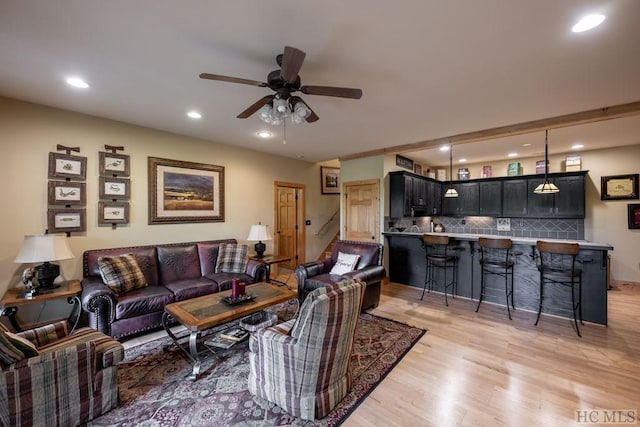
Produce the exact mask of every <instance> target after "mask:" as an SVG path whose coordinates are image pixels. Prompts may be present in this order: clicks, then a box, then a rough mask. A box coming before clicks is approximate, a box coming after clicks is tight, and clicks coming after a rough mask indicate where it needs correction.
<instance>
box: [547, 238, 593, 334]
mask: <svg viewBox="0 0 640 427" xmlns="http://www.w3.org/2000/svg"><path fill="white" fill-rule="evenodd" d="M536 248H537V249H538V253H539V255H540V262H539V264H538V271H540V304H539V306H538V317H537V318H536V323H535V325H536V326H537V325H538V322H539V321H540V313H541V312H542V301H543V299H544V285H545V284H550V285H561V286H566V287H568V288H570V289H571V308H572V310H573V323H574V324H575V325H576V332H577V334H578V336H579V337H582V335H581V334H580V328H579V327H578V320H577V317H576V312H577V314H578V316H579V317H580V323H581V324H583V325H584V322H583V321H582V269H581V268H580V267H579V266H578V265H576V262H578V261H577V260H576V255H578V252H579V251H580V245H578V244H577V243H562V242H545V241H542V240H538V241H537V242H536ZM576 288H577V289H576ZM576 290H577V292H578V301H576V295H575V294H576Z"/></svg>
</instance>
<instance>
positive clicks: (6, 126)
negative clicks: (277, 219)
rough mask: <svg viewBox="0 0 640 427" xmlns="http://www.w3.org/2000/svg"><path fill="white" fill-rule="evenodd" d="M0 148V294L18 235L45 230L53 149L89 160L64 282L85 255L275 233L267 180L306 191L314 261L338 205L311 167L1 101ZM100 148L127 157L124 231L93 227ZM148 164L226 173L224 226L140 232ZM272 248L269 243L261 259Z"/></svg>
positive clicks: (14, 271)
mask: <svg viewBox="0 0 640 427" xmlns="http://www.w3.org/2000/svg"><path fill="white" fill-rule="evenodd" d="M0 141H1V142H0V143H1V145H2V163H3V166H2V168H0V182H2V184H3V185H2V187H1V196H2V197H1V200H2V204H3V207H2V209H0V227H1V230H2V245H1V246H0V295H3V294H4V292H5V290H6V289H7V288H8V287H10V286H15V285H16V284H18V283H19V282H20V277H19V276H20V274H21V272H22V270H23V269H24V266H22V265H19V264H15V263H14V262H13V259H14V258H15V256H16V254H17V252H18V250H19V248H20V245H21V243H22V240H23V236H24V235H25V234H38V233H42V232H44V230H45V229H46V227H47V223H46V216H47V159H48V153H49V152H52V151H56V144H62V145H66V146H77V147H80V149H81V152H80V155H82V156H85V157H87V159H88V160H87V179H86V184H87V194H88V197H87V206H86V209H87V232H86V233H73V234H72V236H71V239H70V243H71V248H72V250H73V252H74V254H75V255H76V257H75V259H72V260H66V261H60V262H59V264H60V266H61V269H62V275H63V276H64V277H65V278H67V279H71V278H81V277H82V253H83V251H85V250H86V249H93V248H106V247H119V246H127V245H141V244H148V243H163V242H186V241H194V240H203V239H219V238H236V239H238V240H239V241H244V239H246V237H247V235H248V233H249V228H250V225H251V224H255V223H257V222H258V221H262V223H263V224H270V225H273V199H274V191H273V183H274V181H286V182H295V183H302V184H305V185H306V216H307V219H310V220H311V224H312V225H311V226H308V227H306V234H307V245H306V256H307V259H315V258H316V257H317V256H318V255H319V254H320V253H321V251H322V250H323V249H324V245H325V244H326V242H325V239H324V238H321V237H318V236H316V235H315V234H314V232H315V230H316V229H317V228H318V227H320V225H321V224H322V222H323V221H325V220H326V219H327V218H329V217H330V216H331V215H332V214H333V213H334V212H335V211H336V210H337V209H338V206H339V198H338V197H335V196H333V197H331V196H322V195H321V194H320V166H319V165H317V164H312V163H309V162H305V161H300V160H295V159H290V158H285V157H278V156H272V155H267V154H264V153H260V152H258V151H252V150H247V149H243V148H238V147H233V146H229V145H224V144H216V143H212V142H208V141H203V140H200V139H195V138H189V137H184V136H180V135H175V134H171V133H167V132H161V131H156V130H152V129H148V128H143V127H138V126H132V125H128V124H124V123H120V122H115V121H110V120H105V119H100V118H96V117H91V116H86V115H83V114H78V113H73V112H69V111H63V110H59V109H54V108H49V107H44V106H41V105H36V104H30V103H25V102H20V101H16V100H12V99H8V98H2V97H0ZM256 143H258V141H256ZM105 144H109V145H122V146H124V147H125V151H124V153H125V154H128V155H130V156H131V172H132V175H131V219H130V224H129V225H127V226H118V228H117V229H116V230H112V229H111V227H110V226H106V227H105V226H100V227H99V226H98V224H97V222H98V219H97V206H98V152H99V151H104V145H105ZM148 156H153V157H160V158H167V159H175V160H184V161H192V162H199V163H208V164H215V165H221V166H224V167H225V189H224V191H225V217H226V220H225V222H221V223H201V224H162V225H148V223H147V221H148V218H147V216H148V214H147V211H148V198H147V157H148ZM252 244H253V243H251V245H252ZM271 249H272V248H271V245H269V246H268V247H267V251H271Z"/></svg>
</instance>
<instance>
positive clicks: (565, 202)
mask: <svg viewBox="0 0 640 427" xmlns="http://www.w3.org/2000/svg"><path fill="white" fill-rule="evenodd" d="M549 180H550V181H552V182H553V183H554V184H555V185H556V186H557V187H558V188H559V189H560V192H558V193H555V194H535V193H534V192H533V190H534V189H535V188H536V187H537V186H538V185H539V184H541V183H542V182H544V177H542V176H541V177H536V178H529V179H528V202H527V210H528V212H527V214H528V216H530V217H537V218H584V214H585V207H584V192H585V189H584V182H585V176H584V175H570V176H551V177H549Z"/></svg>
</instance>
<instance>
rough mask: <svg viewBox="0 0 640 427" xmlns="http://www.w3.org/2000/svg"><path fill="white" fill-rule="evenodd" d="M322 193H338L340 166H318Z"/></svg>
mask: <svg viewBox="0 0 640 427" xmlns="http://www.w3.org/2000/svg"><path fill="white" fill-rule="evenodd" d="M320 188H321V193H322V194H340V168H331V167H325V166H320Z"/></svg>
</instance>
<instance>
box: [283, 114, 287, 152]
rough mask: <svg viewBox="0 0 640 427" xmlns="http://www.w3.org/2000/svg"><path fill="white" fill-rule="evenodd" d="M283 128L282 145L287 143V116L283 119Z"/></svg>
mask: <svg viewBox="0 0 640 427" xmlns="http://www.w3.org/2000/svg"><path fill="white" fill-rule="evenodd" d="M282 129H283V134H282V145H287V118H286V117H285V118H284V119H283V120H282Z"/></svg>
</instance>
